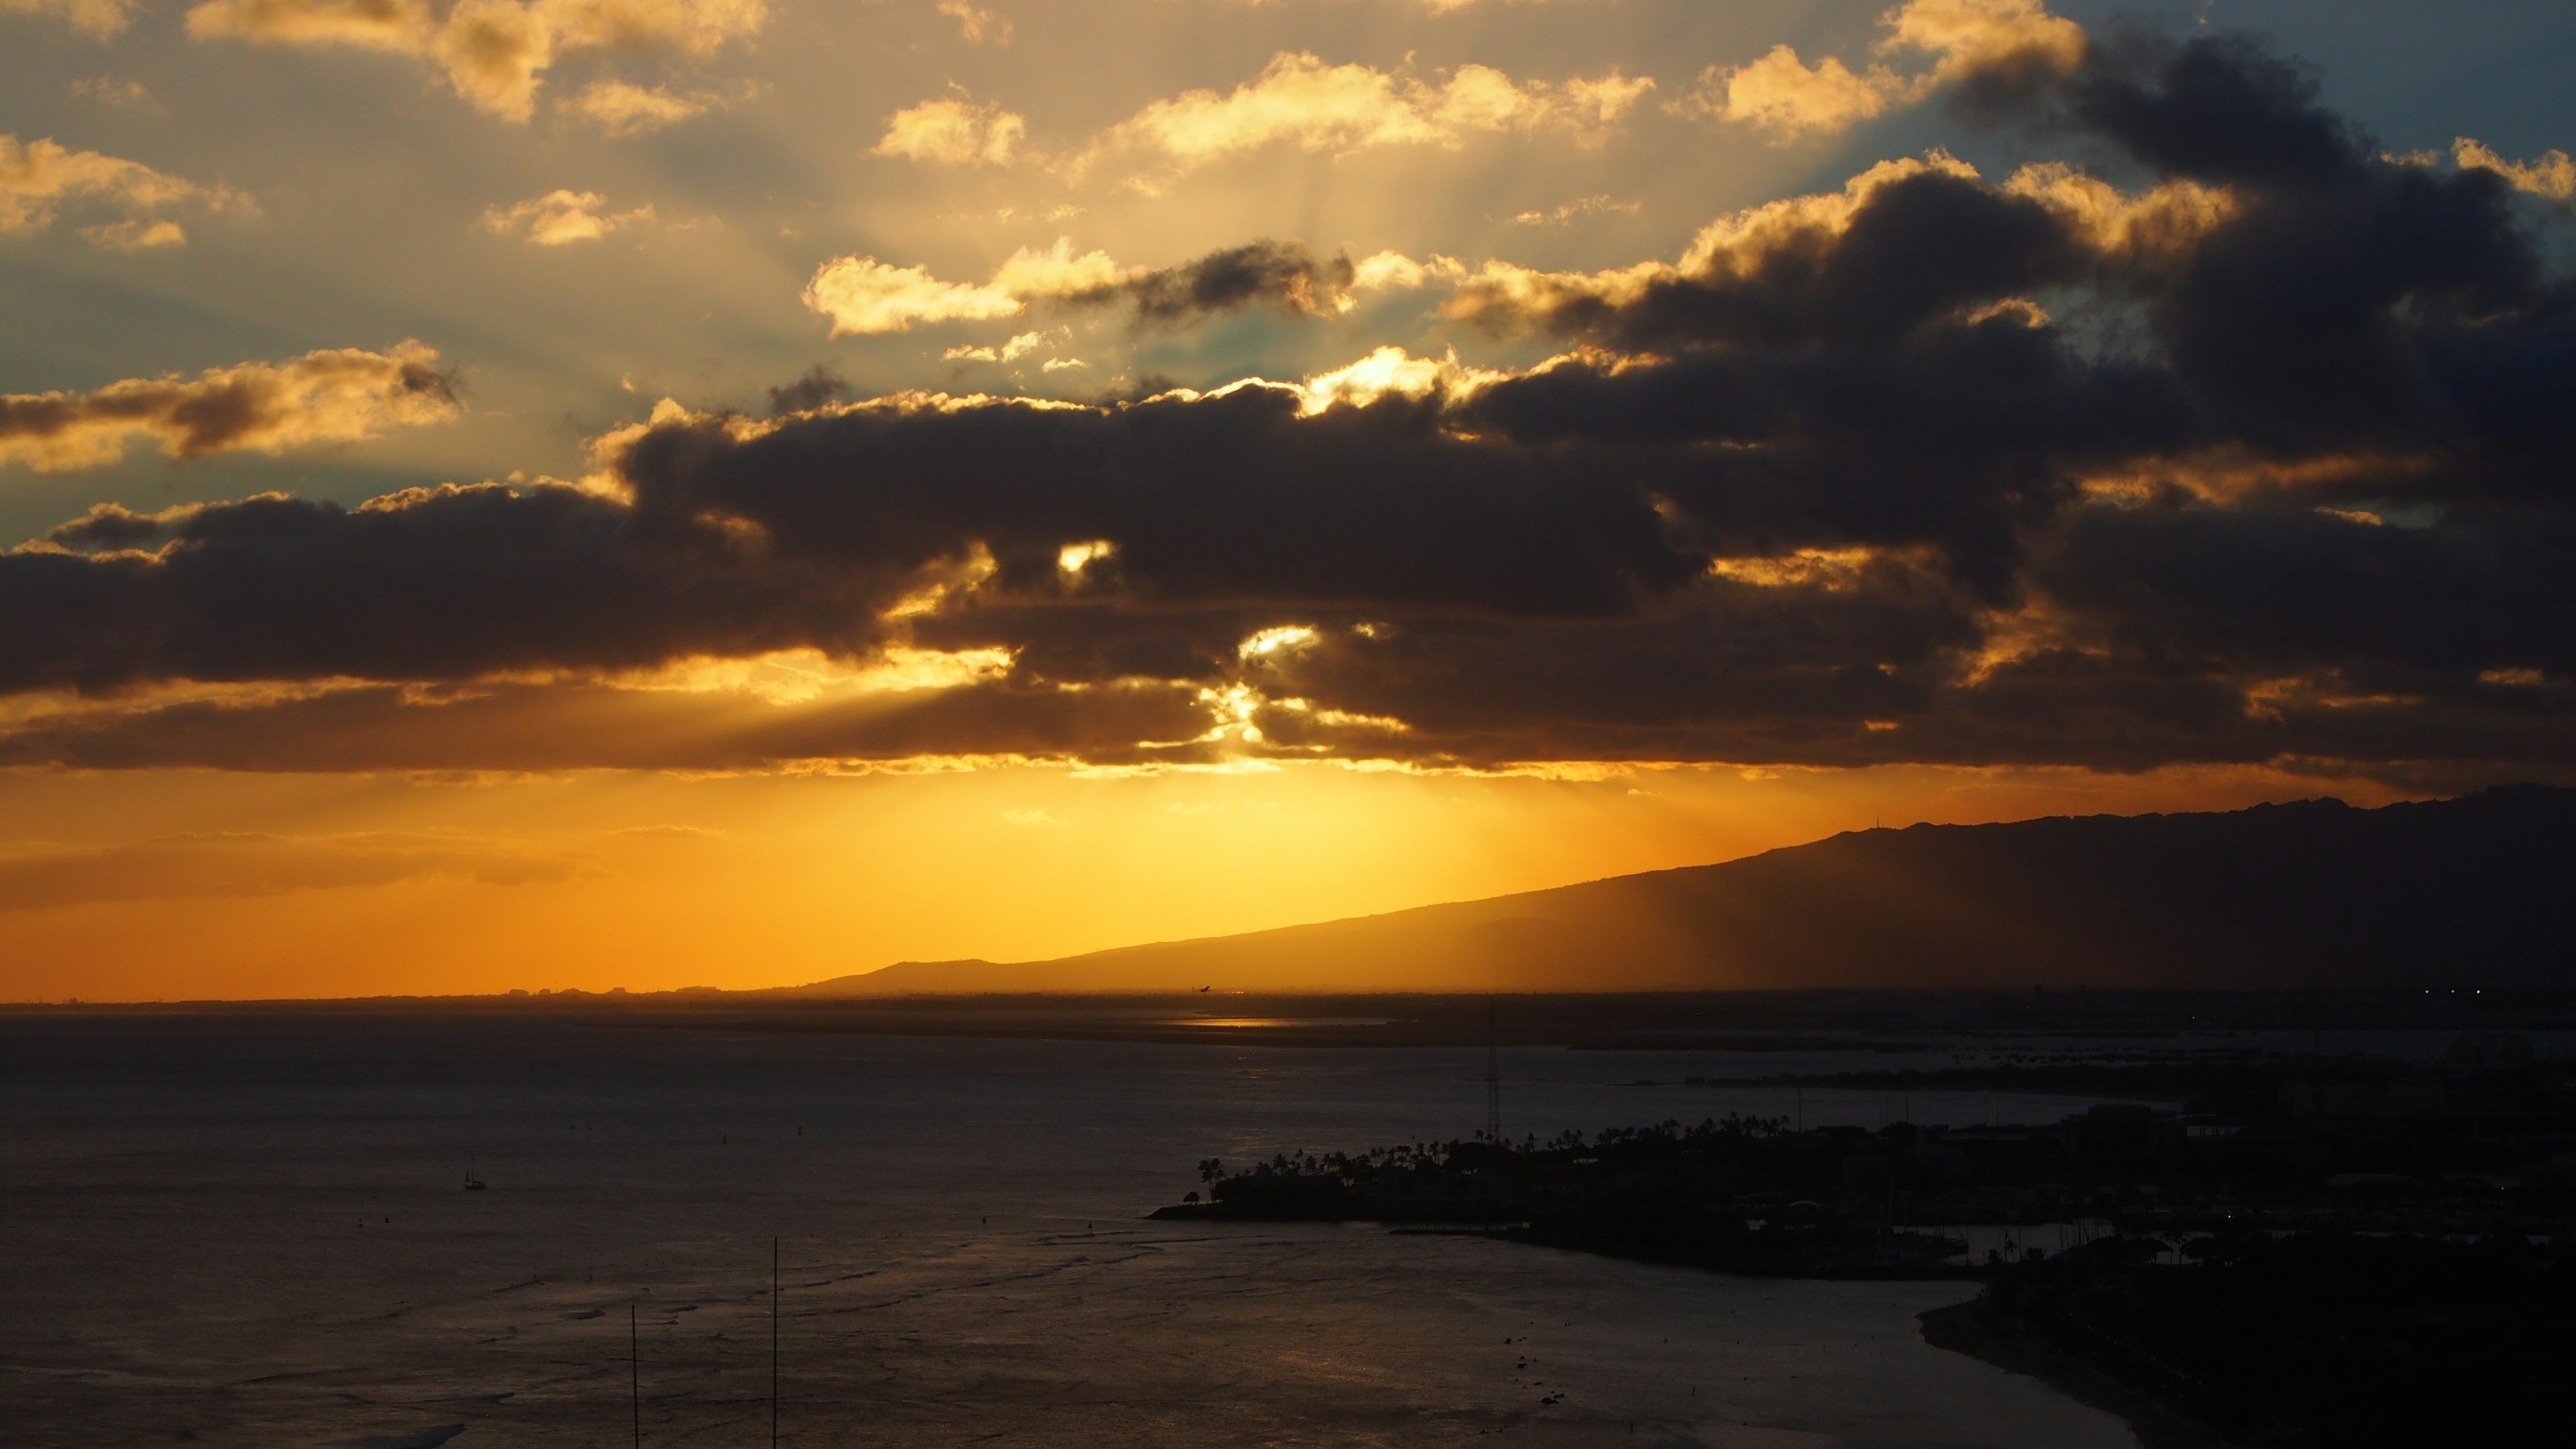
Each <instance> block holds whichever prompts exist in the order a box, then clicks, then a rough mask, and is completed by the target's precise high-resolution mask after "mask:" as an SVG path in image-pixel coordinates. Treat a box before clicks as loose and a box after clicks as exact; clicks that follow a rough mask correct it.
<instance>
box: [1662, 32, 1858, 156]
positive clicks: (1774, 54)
mask: <svg viewBox="0 0 2576 1449" xmlns="http://www.w3.org/2000/svg"><path fill="white" fill-rule="evenodd" d="M1908 89H1909V86H1908V84H1907V83H1906V82H1905V81H1903V80H1901V79H1899V78H1898V77H1897V76H1896V75H1895V74H1894V73H1893V72H1891V71H1889V70H1888V69H1887V68H1886V67H1884V66H1874V67H1872V68H1871V69H1870V70H1869V71H1868V72H1867V73H1866V74H1859V73H1855V72H1854V71H1853V70H1852V69H1851V68H1850V67H1849V66H1846V65H1844V64H1843V63H1842V62H1841V61H1840V60H1838V59H1836V58H1835V57H1833V56H1830V55H1829V56H1826V57H1825V58H1824V59H1823V60H1821V61H1818V62H1817V63H1816V64H1814V65H1812V66H1810V65H1808V64H1807V63H1806V62H1804V61H1802V60H1800V59H1798V52H1797V51H1796V50H1795V49H1793V48H1791V47H1789V46H1787V45H1776V46H1773V47H1772V48H1771V50H1770V52H1769V53H1768V54H1766V55H1764V56H1763V57H1762V58H1761V59H1759V60H1756V61H1753V62H1751V63H1749V64H1746V65H1740V66H1736V67H1734V68H1732V69H1725V70H1721V69H1719V68H1718V67H1715V66H1711V67H1710V68H1709V69H1708V70H1707V71H1706V72H1705V73H1703V74H1702V75H1701V77H1700V87H1699V89H1698V90H1697V91H1694V92H1693V93H1692V94H1691V95H1690V96H1688V97H1686V98H1684V99H1683V100H1682V101H1681V102H1679V103H1678V104H1677V106H1676V109H1678V110H1681V111H1682V112H1683V113H1684V114H1691V115H1705V116H1713V117H1715V118H1717V119H1720V120H1726V121H1736V122H1741V123H1743V124H1746V125H1752V126H1758V127H1761V128H1763V129H1765V130H1768V131H1771V132H1774V133H1775V134H1777V135H1779V136H1781V137H1783V138H1784V139H1785V138H1794V137H1797V136H1799V135H1802V134H1804V133H1807V132H1810V131H1821V132H1825V133H1828V134H1832V133H1837V132H1841V131H1846V130H1849V129H1850V128H1851V127H1852V126H1853V125H1855V124H1856V123H1858V122H1861V121H1866V120H1868V119H1870V118H1871V117H1873V116H1876V115H1879V114H1880V113H1882V112H1884V111H1886V110H1887V109H1888V108H1889V107H1890V106H1892V105H1895V104H1898V103H1900V101H1901V100H1902V98H1903V97H1904V96H1905V94H1906V92H1907V91H1908Z"/></svg>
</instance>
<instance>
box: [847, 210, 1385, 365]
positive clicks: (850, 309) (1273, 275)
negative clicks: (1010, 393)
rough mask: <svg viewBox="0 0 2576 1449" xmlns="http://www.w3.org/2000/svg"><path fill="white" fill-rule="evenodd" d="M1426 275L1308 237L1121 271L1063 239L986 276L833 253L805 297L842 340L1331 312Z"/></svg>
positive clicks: (1028, 251) (1101, 254) (1103, 256)
mask: <svg viewBox="0 0 2576 1449" xmlns="http://www.w3.org/2000/svg"><path fill="white" fill-rule="evenodd" d="M1429 275H1430V272H1429V271H1428V270H1426V268H1425V267H1424V266H1423V265H1421V264H1419V263H1416V262H1414V261H1412V260H1411V259H1409V258H1406V257H1403V256H1399V255H1397V254H1395V253H1392V252H1385V253H1380V254H1378V255H1376V256H1372V257H1369V258H1367V259H1366V260H1364V261H1360V262H1354V261H1352V260H1351V258H1350V257H1349V255H1348V254H1346V253H1337V254H1335V255H1333V256H1330V257H1322V256H1318V255H1316V254H1315V253H1314V252H1313V251H1311V250H1309V249H1308V248H1307V247H1306V246H1305V245H1304V244H1303V243H1301V242H1282V241H1272V240H1267V239H1264V240H1260V241H1254V242H1248V243H1246V244H1244V245H1242V246H1237V247H1226V248H1223V249H1221V250H1219V251H1214V252H1210V253H1208V254H1207V255H1206V256H1203V257H1198V258H1195V259H1193V260H1191V261H1188V262H1184V263H1181V264H1180V265H1178V266H1172V267H1122V266H1120V265H1119V264H1118V263H1117V262H1116V261H1114V260H1112V259H1111V258H1110V256H1109V255H1108V254H1107V253H1106V252H1096V251H1095V252H1082V253H1077V252H1075V251H1074V249H1073V243H1072V241H1071V240H1070V239H1069V238H1067V239H1059V240H1058V241H1057V242H1056V244H1055V245H1054V246H1053V247H1051V248H1049V249H1047V250H1045V251H1039V250H1036V249H1034V248H1026V247H1024V248H1022V249H1020V250H1019V251H1017V252H1014V253H1013V254H1012V255H1011V256H1010V258H1009V259H1008V260H1006V261H1004V262H1003V263H1002V265H1001V266H1000V267H998V268H996V269H995V270H994V273H993V277H992V280H991V281H989V282H985V283H982V284H974V283H962V282H944V281H941V280H939V279H938V278H936V277H933V276H931V275H930V273H929V272H928V271H926V270H924V269H923V268H920V267H897V266H893V265H891V264H889V263H885V262H880V261H878V260H876V259H875V258H873V257H840V258H836V259H834V260H833V261H830V262H827V263H825V264H824V265H823V267H822V268H821V269H820V270H818V271H817V272H816V273H815V274H814V279H813V281H812V282H811V283H810V284H808V285H807V287H806V289H805V305H806V306H807V307H808V308H809V309H811V310H813V311H815V312H819V313H822V314H823V315H825V316H827V317H830V318H831V319H832V335H833V336H835V337H841V336H848V335H851V334H857V333H883V332H901V331H906V330H908V329H910V328H911V327H913V326H915V325H917V324H929V323H938V322H962V321H984V320H988V319H991V318H996V317H1018V316H1021V315H1023V314H1024V313H1026V312H1027V311H1028V310H1029V309H1030V308H1031V307H1033V306H1038V305H1042V304H1051V305H1056V306H1062V307H1068V308H1103V307H1119V308H1124V309H1126V310H1127V311H1128V312H1129V313H1130V315H1132V316H1133V317H1134V318H1135V320H1136V321H1138V322H1139V323H1143V324H1164V325H1172V324H1179V323H1184V322H1190V321H1195V320H1198V319H1201V318H1205V317H1210V316H1215V315H1218V314H1222V313H1226V312H1234V311H1240V310H1243V309H1245V308H1249V307H1268V308H1270V309H1272V310H1274V311H1276V312H1278V313H1280V314H1282V315H1284V316H1291V317H1323V316H1335V315H1339V314H1341V313H1344V312H1347V311H1349V310H1351V308H1352V307H1353V306H1355V305H1357V299H1358V297H1359V295H1360V294H1361V293H1364V292H1369V291H1377V290H1385V289H1392V288H1409V287H1419V286H1421V285H1423V283H1424V281H1425V280H1426V278H1427V277H1428V276H1429ZM950 355H951V356H952V357H954V356H961V355H965V354H964V353H958V352H952V353H951V354H950Z"/></svg>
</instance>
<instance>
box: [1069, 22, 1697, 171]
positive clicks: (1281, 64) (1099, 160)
mask: <svg viewBox="0 0 2576 1449" xmlns="http://www.w3.org/2000/svg"><path fill="white" fill-rule="evenodd" d="M1654 85H1655V83H1654V82H1653V81H1652V80H1649V79H1644V78H1637V79H1631V78H1629V77H1626V76H1624V75H1621V74H1620V73H1619V72H1618V71H1616V70H1613V71H1611V72H1609V73H1608V74H1606V75H1603V76H1600V77H1598V78H1594V79H1580V78H1578V79H1574V80H1568V81H1564V82H1561V83H1550V82H1545V81H1530V82H1520V81H1515V80H1513V79H1512V78H1511V77H1510V76H1508V75H1505V74H1504V73H1503V72H1501V71H1498V70H1495V69H1493V68H1492V67H1490V66H1482V65H1464V66H1460V67H1459V68H1458V69H1456V70H1455V71H1452V72H1449V73H1447V75H1446V76H1445V77H1443V78H1440V79H1437V80H1424V79H1422V78H1420V77H1417V76H1412V75H1408V74H1402V73H1392V72H1387V71H1382V70H1378V69H1376V68H1374V67H1371V66H1366V65H1357V64H1349V65H1327V64H1325V63H1324V62H1323V61H1322V60H1321V59H1319V58H1317V57H1316V56H1314V55H1312V54H1308V53H1305V52H1293V53H1282V54H1280V55H1278V56H1276V57H1274V58H1273V59H1272V60H1271V62H1270V64H1269V65H1268V66H1267V67H1265V68H1264V69H1263V71H1262V72H1261V74H1260V75H1259V76H1258V77H1256V78H1255V79H1253V80H1251V81H1247V82H1245V83H1244V84H1242V85H1239V86H1236V87H1235V88H1234V89H1233V90H1232V91H1230V92H1227V93H1225V94H1223V95H1220V94H1218V93H1217V92H1215V91H1212V90H1196V91H1189V92H1185V93H1183V94H1182V95H1179V96H1176V97H1173V98H1172V99H1170V100H1163V101H1156V102H1154V103H1153V104H1152V105H1149V106H1147V107H1146V108H1145V109H1143V110H1141V111H1139V112H1137V113H1136V114H1135V115H1134V116H1132V117H1129V118H1128V119H1127V120H1125V121H1122V122H1120V123H1119V124H1118V125H1116V126H1114V127H1111V128H1110V129H1109V130H1107V131H1105V132H1103V133H1102V134H1101V135H1100V136H1098V137H1096V138H1095V139H1094V140H1093V141H1092V142H1091V143H1090V145H1089V146H1088V147H1086V148H1085V149H1084V150H1083V151H1082V152H1081V153H1080V154H1079V155H1077V156H1075V157H1073V158H1071V159H1070V160H1069V161H1068V162H1067V163H1066V165H1067V169H1068V170H1069V172H1071V173H1072V174H1074V175H1076V176H1080V175H1085V174H1089V173H1092V172H1094V171H1097V170H1100V169H1102V168H1105V167H1109V166H1112V165H1114V164H1125V165H1130V166H1133V167H1134V168H1136V169H1135V171H1134V174H1133V176H1132V177H1131V179H1132V180H1133V181H1134V182H1135V183H1136V184H1138V185H1141V186H1145V187H1147V188H1151V187H1153V186H1156V185H1159V184H1160V183H1161V182H1162V181H1164V180H1168V179H1170V178H1171V177H1173V176H1176V175H1178V174H1179V173H1181V172H1184V171H1188V170H1191V169H1194V168H1196V167H1199V166H1204V165H1207V164H1210V163H1212V162H1215V161H1220V160H1223V159H1225V158H1227V157H1230V156H1235V155H1240V154H1242V153H1245V152H1248V151H1255V150H1260V149H1264V148H1268V147H1272V146H1287V147H1293V148H1295V149H1297V150H1301V151H1328V152H1333V153H1335V154H1347V153H1350V152H1354V151H1361V150H1367V149H1370V148H1373V147H1381V146H1446V147H1456V146H1460V145H1463V144H1465V143H1466V141H1467V140H1468V139H1469V138H1470V137H1472V136H1476V135H1483V134H1494V133H1501V132H1512V131H1519V132H1532V131H1542V130H1545V131H1557V132H1562V133H1565V134H1568V135H1571V136H1574V137H1576V138H1577V139H1578V140H1584V141H1597V140H1598V139H1600V138H1601V137H1602V136H1604V135H1605V134H1606V133H1607V131H1608V129H1609V128H1610V127H1612V126H1613V125H1615V124H1617V122H1618V121H1619V120H1620V118H1622V117H1623V116H1625V115H1626V114H1627V112H1628V111H1629V110H1630V109H1631V108H1633V107H1634V106H1635V105H1636V103H1637V102H1638V100H1639V99H1640V98H1641V97H1643V96H1644V95H1645V93H1646V92H1648V91H1650V90H1652V89H1654Z"/></svg>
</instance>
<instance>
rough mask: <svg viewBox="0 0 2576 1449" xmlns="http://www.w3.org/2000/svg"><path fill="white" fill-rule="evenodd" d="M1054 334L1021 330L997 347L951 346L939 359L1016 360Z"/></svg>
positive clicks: (964, 360)
mask: <svg viewBox="0 0 2576 1449" xmlns="http://www.w3.org/2000/svg"><path fill="white" fill-rule="evenodd" d="M1054 336H1055V334H1052V333H1046V332H1022V333H1020V334H1018V335H1017V336H1014V337H1012V338H1011V339H1010V340H1009V341H1007V342H1004V343H1003V344H1002V345H1001V346H999V347H972V346H958V347H951V348H949V349H948V350H947V351H945V352H943V353H941V354H939V360H940V361H942V362H1017V361H1019V360H1020V359H1021V358H1023V357H1026V356H1028V355H1029V354H1030V353H1032V352H1035V351H1037V350H1038V349H1039V348H1041V347H1044V346H1046V345H1047V343H1048V342H1049V341H1051V340H1053V338H1054ZM1050 365H1052V364H1050Z"/></svg>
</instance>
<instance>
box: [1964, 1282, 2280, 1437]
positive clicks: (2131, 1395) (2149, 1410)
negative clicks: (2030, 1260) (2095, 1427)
mask: <svg viewBox="0 0 2576 1449" xmlns="http://www.w3.org/2000/svg"><path fill="white" fill-rule="evenodd" d="M1915 1321H1916V1322H1917V1323H1918V1324H1919V1325H1921V1328H1922V1334H1923V1341H1924V1342H1925V1343H1927V1344H1930V1345H1931V1346H1932V1347H1934V1348H1938V1349H1946V1350H1948V1351H1949V1352H1951V1353H1957V1354H1964V1355H1966V1356H1967V1357H1969V1358H1973V1359H1975V1360H1977V1361H1978V1362H1980V1363H1983V1364H1987V1365H1989V1366H1991V1367H1994V1368H1999V1369H2002V1370H2003V1371H2005V1372H2006V1373H2015V1374H2021V1375H2023V1376H2025V1377H2028V1378H2034V1379H2037V1380H2039V1381H2040V1382H2041V1383H2044V1384H2046V1385H2048V1386H2049V1387H2050V1388H2052V1389H2055V1390H2057V1391H2058V1392H2059V1393H2061V1394H2064V1395H2066V1396H2067V1397H2068V1398H2070V1399H2073V1400H2074V1401H2075V1402H2077V1403H2079V1404H2082V1405H2084V1406H2085V1407H2086V1408H2089V1409H2099V1410H2101V1411H2102V1412H2104V1413H2106V1414H2112V1415H2116V1416H2117V1417H2118V1418H2119V1419H2120V1421H2121V1422H2122V1423H2125V1424H2127V1425H2128V1426H2129V1428H2130V1429H2131V1430H2132V1431H2133V1432H2134V1433H2136V1435H2137V1436H2138V1445H2139V1449H2242V1446H2241V1445H2240V1444H2239V1441H2237V1440H2234V1439H2230V1438H2228V1437H2226V1436H2225V1435H2223V1434H2220V1433H2219V1432H2218V1431H2217V1430H2215V1429H2212V1428H2211V1427H2209V1426H2208V1425H2207V1424H2204V1423H2202V1422H2200V1421H2199V1420H2197V1419H2194V1418H2192V1417H2191V1416H2190V1415H2188V1414H2185V1413H2183V1412H2182V1411H2181V1410H2179V1409H2177V1408H2175V1407H2174V1406H2173V1405H2171V1404H2168V1403H2166V1402H2165V1401H2164V1400H2163V1399H2160V1398H2158V1397H2156V1396H2155V1395H2153V1394H2150V1393H2148V1392H2146V1391H2145V1390H2143V1389H2140V1388H2137V1387H2134V1386H2133V1385H2131V1384H2129V1383H2127V1382H2125V1381H2123V1380H2121V1379H2118V1378H2115V1377H2113V1376H2112V1375H2111V1374H2109V1373H2107V1372H2105V1371H2104V1370H2102V1369H2101V1368H2098V1367H2096V1366H2095V1365H2094V1364H2093V1363H2092V1362H2090V1361H2089V1360H2086V1359H2083V1358H2080V1357H2078V1356H2076V1355H2075V1354H2072V1353H2069V1352H2067V1351H2066V1350H2065V1349H2063V1348H2060V1347H2058V1346H2057V1345H2056V1344H2055V1343H2054V1342H2052V1341H2050V1340H2049V1339H2048V1338H2047V1337H2046V1336H2045V1335H2043V1334H2041V1333H2039V1332H2037V1331H2035V1330H2033V1329H2031V1328H2029V1327H2028V1326H2026V1325H2024V1324H2022V1323H2021V1322H2020V1321H2019V1320H2018V1319H2012V1318H2009V1317H2007V1316H2006V1315H2004V1314H2002V1313H2000V1312H1996V1311H1994V1310H1991V1309H1989V1308H1988V1306H1987V1305H1986V1302H1985V1300H1984V1298H1983V1297H1982V1296H1980V1297H1976V1298H1971V1299H1969V1300H1968V1301H1967V1302H1965V1303H1954V1304H1952V1305H1950V1306H1949V1307H1947V1308H1934V1309H1931V1310H1928V1311H1926V1312H1923V1313H1918V1314H1916V1315H1915Z"/></svg>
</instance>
